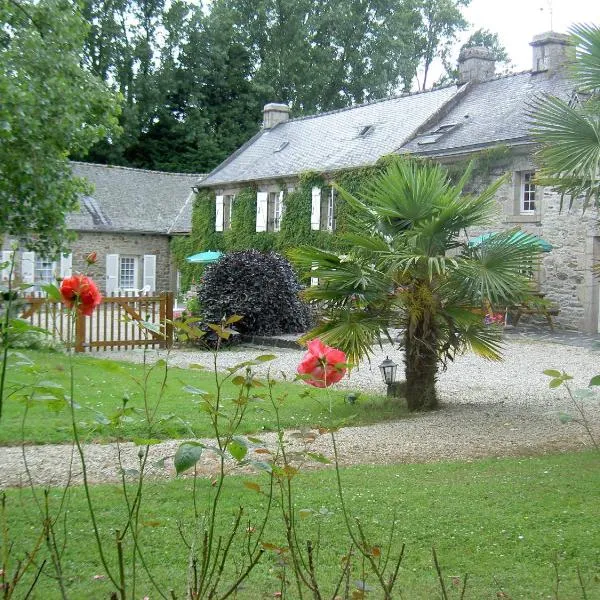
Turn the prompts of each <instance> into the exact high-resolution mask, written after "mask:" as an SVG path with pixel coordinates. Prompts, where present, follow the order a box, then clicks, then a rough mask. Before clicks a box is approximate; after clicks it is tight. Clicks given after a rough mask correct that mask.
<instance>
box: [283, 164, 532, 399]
mask: <svg viewBox="0 0 600 600" xmlns="http://www.w3.org/2000/svg"><path fill="white" fill-rule="evenodd" d="M469 176H470V169H468V171H467V173H465V175H464V176H463V178H462V179H461V181H460V182H459V183H458V184H456V185H452V184H451V183H450V182H449V180H448V178H447V174H446V171H445V170H444V168H443V167H441V166H439V165H425V164H419V163H416V162H412V161H407V160H404V159H399V160H398V162H397V163H394V164H392V165H391V166H390V167H389V169H388V170H387V171H386V172H385V173H384V174H383V175H381V176H379V177H378V178H377V179H375V180H373V181H372V182H371V183H370V184H368V185H367V186H366V187H365V189H364V191H363V192H362V193H361V194H360V196H359V197H355V196H353V195H352V194H350V193H348V192H347V191H345V190H343V189H342V188H340V187H338V188H337V189H338V192H339V194H340V195H341V196H342V197H343V198H344V199H345V201H346V202H348V203H349V204H350V205H351V206H352V207H353V213H354V214H355V216H354V218H353V219H352V221H351V223H350V232H349V233H347V234H345V235H343V236H342V238H343V239H344V241H345V242H346V243H347V244H348V247H350V248H351V250H350V251H349V252H348V253H347V254H346V255H342V256H340V255H337V254H335V253H333V252H329V251H324V250H319V249H316V248H306V247H305V248H298V249H294V250H292V251H291V252H290V256H291V258H292V260H293V261H294V262H295V263H296V264H297V265H298V266H299V267H300V268H303V269H305V270H306V272H307V273H310V275H311V276H313V277H318V278H319V285H318V286H316V287H312V288H309V289H307V290H305V295H306V297H307V298H308V299H310V300H315V301H321V302H322V303H323V305H324V307H325V308H324V311H325V312H324V319H323V321H322V322H321V324H320V325H318V326H317V327H316V328H315V329H313V330H312V331H311V332H309V334H308V335H307V336H306V338H307V339H310V338H314V337H320V338H321V339H323V341H325V342H326V343H328V344H330V345H332V346H336V347H338V348H340V349H342V350H343V351H344V352H346V354H347V355H348V359H349V360H350V361H351V362H353V363H356V362H358V361H359V360H360V359H362V358H365V357H368V356H369V354H370V353H371V352H372V350H373V347H374V345H375V344H376V343H377V342H378V341H380V340H381V337H382V336H386V335H387V337H388V338H389V337H390V336H389V334H388V328H392V327H393V328H400V329H402V330H403V331H404V344H403V345H404V351H405V359H404V360H405V374H406V397H407V401H408V407H409V409H411V410H425V409H433V408H435V407H436V406H437V404H438V400H437V395H436V389H435V383H436V378H437V373H438V369H439V368H440V366H444V365H445V364H446V361H448V360H452V359H453V358H454V356H455V354H456V353H457V352H461V351H463V350H465V349H467V348H471V349H473V350H475V351H476V352H478V353H479V354H481V355H483V356H484V357H486V358H488V359H496V360H497V359H499V358H500V351H501V332H500V331H499V330H498V329H497V328H495V327H489V326H486V325H485V324H484V319H483V311H482V308H483V307H484V306H488V305H491V306H509V305H511V304H514V303H518V302H519V301H522V300H523V299H524V298H525V297H526V296H527V295H528V293H529V292H530V286H529V280H528V279H527V277H526V276H525V274H524V265H527V264H531V263H532V262H533V261H534V260H535V258H536V254H537V252H538V251H539V250H538V246H537V244H536V241H535V240H536V238H534V237H533V236H527V235H523V236H522V237H521V236H519V237H517V236H514V235H513V234H514V232H513V231H509V232H506V233H504V234H498V235H494V236H491V237H490V238H488V240H487V241H486V242H485V243H483V244H481V245H480V246H479V247H475V248H471V247H469V245H468V243H467V239H466V238H465V236H464V235H462V236H461V234H462V233H463V232H464V231H465V229H466V228H468V227H476V226H485V225H486V224H487V223H489V221H490V219H491V216H492V215H493V214H494V213H495V210H496V202H495V200H494V194H495V192H496V191H497V189H498V187H499V186H500V185H501V184H502V183H503V179H500V180H498V181H496V182H495V183H494V184H493V185H491V186H490V187H489V188H487V189H486V190H485V191H484V192H483V193H482V194H480V195H478V196H466V195H463V194H462V191H463V187H464V185H465V183H466V181H467V180H468V178H469ZM488 303H489V304H488Z"/></svg>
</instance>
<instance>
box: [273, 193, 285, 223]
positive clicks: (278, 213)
mask: <svg viewBox="0 0 600 600" xmlns="http://www.w3.org/2000/svg"><path fill="white" fill-rule="evenodd" d="M282 218H283V190H282V191H281V192H279V198H278V201H277V204H276V205H275V222H274V225H275V226H274V227H273V231H281V219H282Z"/></svg>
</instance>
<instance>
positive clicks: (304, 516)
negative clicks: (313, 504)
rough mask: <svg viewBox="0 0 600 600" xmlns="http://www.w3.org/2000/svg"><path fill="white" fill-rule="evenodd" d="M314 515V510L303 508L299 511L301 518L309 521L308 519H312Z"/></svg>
mask: <svg viewBox="0 0 600 600" xmlns="http://www.w3.org/2000/svg"><path fill="white" fill-rule="evenodd" d="M312 514H313V511H312V509H310V508H301V509H300V510H299V511H298V516H299V517H300V518H301V519H307V518H308V517H310V516H311V515H312Z"/></svg>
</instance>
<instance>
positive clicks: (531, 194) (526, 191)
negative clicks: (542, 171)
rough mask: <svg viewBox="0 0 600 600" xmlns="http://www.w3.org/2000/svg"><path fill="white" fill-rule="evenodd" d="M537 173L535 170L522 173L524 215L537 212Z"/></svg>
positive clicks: (521, 192)
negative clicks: (535, 180)
mask: <svg viewBox="0 0 600 600" xmlns="http://www.w3.org/2000/svg"><path fill="white" fill-rule="evenodd" d="M534 176H535V173H534V172H533V171H525V172H523V173H521V187H520V205H521V206H520V212H521V214H522V215H533V214H535V192H536V190H535V182H534V180H533V179H534Z"/></svg>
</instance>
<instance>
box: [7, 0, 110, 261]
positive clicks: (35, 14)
mask: <svg viewBox="0 0 600 600" xmlns="http://www.w3.org/2000/svg"><path fill="white" fill-rule="evenodd" d="M0 21H2V23H4V26H3V28H2V29H1V30H0V99H1V102H0V235H2V234H7V235H10V236H14V237H16V238H19V239H22V240H25V241H26V244H27V246H28V247H30V248H32V249H37V250H41V251H43V252H45V253H47V254H49V255H53V254H56V253H58V252H59V251H60V250H61V249H65V248H66V246H67V243H66V242H67V240H68V238H69V235H68V233H67V231H66V228H65V214H66V213H67V212H68V211H70V210H73V209H74V208H75V207H76V206H77V200H78V197H79V195H80V193H82V192H83V191H85V190H86V186H85V185H84V183H83V181H81V180H77V179H74V178H72V177H71V170H70V167H69V163H68V160H67V157H68V156H69V154H70V153H72V152H78V153H85V152H86V151H87V149H88V148H89V147H90V146H91V145H92V144H94V143H96V142H97V141H98V140H99V139H101V138H103V137H105V136H107V135H108V134H109V133H111V132H113V133H114V131H115V128H116V116H117V101H116V98H115V95H114V94H113V93H111V92H110V91H109V90H108V88H107V87H106V85H105V84H104V83H103V82H102V81H101V80H99V79H98V78H96V77H94V76H93V75H92V74H91V73H89V72H87V71H85V70H84V69H82V68H81V65H80V55H81V48H82V45H83V38H84V35H85V31H86V23H85V20H84V19H83V17H82V15H81V14H80V13H79V12H78V11H77V9H76V8H75V6H74V5H73V4H72V3H71V2H69V1H67V0H40V1H35V2H34V1H33V0H19V1H18V2H17V1H14V2H13V1H11V2H8V3H7V2H3V3H1V4H0Z"/></svg>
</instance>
